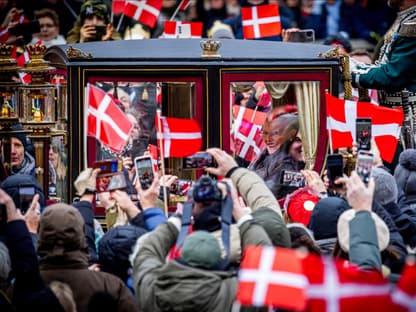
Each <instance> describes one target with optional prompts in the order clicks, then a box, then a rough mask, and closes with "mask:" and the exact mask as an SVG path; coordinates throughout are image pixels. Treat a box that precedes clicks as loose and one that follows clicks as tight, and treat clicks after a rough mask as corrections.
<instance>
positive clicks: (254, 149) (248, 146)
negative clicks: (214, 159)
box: [234, 119, 264, 162]
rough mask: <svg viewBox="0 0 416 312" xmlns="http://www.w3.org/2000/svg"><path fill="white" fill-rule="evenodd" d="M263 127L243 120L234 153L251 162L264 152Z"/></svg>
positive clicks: (235, 141) (235, 142)
mask: <svg viewBox="0 0 416 312" xmlns="http://www.w3.org/2000/svg"><path fill="white" fill-rule="evenodd" d="M260 132H261V126H258V125H255V124H254V123H252V122H249V121H246V120H245V119H243V120H242V121H241V124H240V128H239V129H238V131H237V133H236V134H235V138H234V145H235V146H234V152H235V153H236V154H237V155H238V156H239V157H241V158H244V159H245V160H247V161H249V162H251V161H253V160H254V159H255V158H256V157H257V156H258V155H259V154H260V153H261V151H262V150H263V148H264V142H263V138H262V137H261V135H260Z"/></svg>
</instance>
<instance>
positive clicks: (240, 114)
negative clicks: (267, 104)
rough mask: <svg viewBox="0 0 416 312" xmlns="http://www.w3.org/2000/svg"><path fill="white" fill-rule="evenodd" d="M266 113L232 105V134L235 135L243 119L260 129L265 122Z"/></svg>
mask: <svg viewBox="0 0 416 312" xmlns="http://www.w3.org/2000/svg"><path fill="white" fill-rule="evenodd" d="M266 116H267V113H264V112H259V111H258V110H254V109H250V108H246V107H244V106H241V105H233V118H234V124H233V129H234V130H233V131H232V132H233V133H237V131H238V129H239V128H240V125H241V122H242V120H243V119H245V120H247V121H249V122H252V123H254V124H255V125H257V126H260V127H262V126H263V123H264V121H265V120H266Z"/></svg>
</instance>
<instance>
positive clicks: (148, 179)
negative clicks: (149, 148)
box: [134, 155, 155, 190]
mask: <svg viewBox="0 0 416 312" xmlns="http://www.w3.org/2000/svg"><path fill="white" fill-rule="evenodd" d="M134 165H135V166H136V176H137V178H138V179H139V182H140V185H141V187H142V189H143V190H147V189H148V188H149V187H150V185H152V183H153V179H154V178H155V176H154V174H155V173H154V171H153V158H152V157H151V156H149V155H147V156H138V157H136V158H135V159H134Z"/></svg>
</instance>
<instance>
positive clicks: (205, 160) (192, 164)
mask: <svg viewBox="0 0 416 312" xmlns="http://www.w3.org/2000/svg"><path fill="white" fill-rule="evenodd" d="M215 166H216V164H215V161H214V158H213V157H212V155H211V154H209V153H207V152H198V153H195V154H193V155H191V156H188V157H186V158H184V162H183V168H185V169H202V168H207V167H215Z"/></svg>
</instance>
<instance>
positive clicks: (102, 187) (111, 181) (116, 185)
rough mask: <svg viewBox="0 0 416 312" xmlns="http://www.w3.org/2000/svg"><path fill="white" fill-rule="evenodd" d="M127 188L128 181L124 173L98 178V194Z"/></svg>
mask: <svg viewBox="0 0 416 312" xmlns="http://www.w3.org/2000/svg"><path fill="white" fill-rule="evenodd" d="M126 188H127V181H126V177H125V175H124V172H123V171H118V172H115V173H107V174H100V175H99V176H97V180H96V189H97V193H102V192H112V191H115V190H124V189H126Z"/></svg>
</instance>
